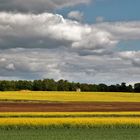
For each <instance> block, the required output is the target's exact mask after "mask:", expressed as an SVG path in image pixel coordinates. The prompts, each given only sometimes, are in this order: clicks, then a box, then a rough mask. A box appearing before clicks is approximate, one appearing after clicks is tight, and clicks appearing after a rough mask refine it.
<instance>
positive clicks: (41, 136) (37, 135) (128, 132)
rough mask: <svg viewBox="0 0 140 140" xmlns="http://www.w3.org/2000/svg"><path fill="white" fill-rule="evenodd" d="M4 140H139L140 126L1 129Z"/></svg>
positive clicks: (0, 133) (0, 134)
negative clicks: (125, 127)
mask: <svg viewBox="0 0 140 140" xmlns="http://www.w3.org/2000/svg"><path fill="white" fill-rule="evenodd" d="M0 136H1V138H2V140H139V138H140V129H139V128H127V129H123V128H113V129H112V128H48V129H25V128H23V129H12V130H4V129H1V130H0Z"/></svg>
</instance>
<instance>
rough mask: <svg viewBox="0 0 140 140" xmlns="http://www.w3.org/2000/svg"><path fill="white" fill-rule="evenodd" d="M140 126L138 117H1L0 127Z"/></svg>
mask: <svg viewBox="0 0 140 140" xmlns="http://www.w3.org/2000/svg"><path fill="white" fill-rule="evenodd" d="M6 126H7V127H8V126H9V127H11V126H12V127H22V126H26V127H48V126H55V127H57V126H58V127H61V126H67V127H83V126H84V127H116V126H122V127H140V118H129V117H120V118H115V117H110V118H100V117H96V118H84V117H83V118H78V117H77V118H1V119H0V127H6Z"/></svg>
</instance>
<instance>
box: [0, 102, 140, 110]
mask: <svg viewBox="0 0 140 140" xmlns="http://www.w3.org/2000/svg"><path fill="white" fill-rule="evenodd" d="M92 111H93V112H94V111H97V112H98V111H102V112H105V111H106V112H109V111H140V103H122V102H121V103H119V102H113V103H109V102H93V103H79V102H78V103H77V102H75V103H74V102H68V103H0V112H92Z"/></svg>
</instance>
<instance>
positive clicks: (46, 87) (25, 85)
mask: <svg viewBox="0 0 140 140" xmlns="http://www.w3.org/2000/svg"><path fill="white" fill-rule="evenodd" d="M77 89H80V90H81V91H88V92H90V91H99V92H140V83H136V84H135V85H134V87H133V86H132V85H128V86H127V85H126V83H122V84H116V85H109V86H108V85H106V84H98V85H97V84H86V83H82V84H81V83H74V82H69V81H67V80H59V81H55V80H53V79H44V80H34V81H25V80H24V81H23V80H19V81H6V80H3V81H0V91H19V90H32V91H76V90H77Z"/></svg>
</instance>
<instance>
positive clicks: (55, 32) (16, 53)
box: [0, 0, 140, 84]
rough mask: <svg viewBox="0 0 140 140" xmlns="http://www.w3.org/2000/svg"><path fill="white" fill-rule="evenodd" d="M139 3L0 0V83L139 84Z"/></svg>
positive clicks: (138, 0) (120, 0) (137, 0)
mask: <svg viewBox="0 0 140 140" xmlns="http://www.w3.org/2000/svg"><path fill="white" fill-rule="evenodd" d="M139 13H140V0H41V1H40V0H34V1H33V0H0V79H2V80H3V79H8V80H10V79H12V80H17V79H27V80H33V79H44V78H53V79H55V80H59V79H67V80H69V81H75V82H87V83H106V84H116V83H121V82H126V83H128V84H129V83H130V84H134V83H137V82H140V14H139Z"/></svg>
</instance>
